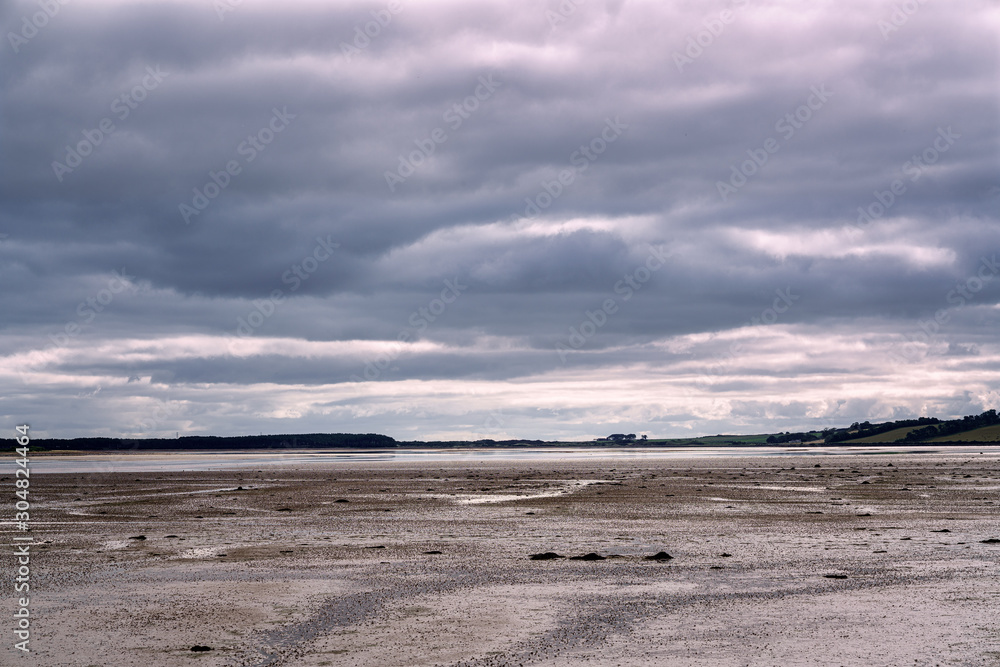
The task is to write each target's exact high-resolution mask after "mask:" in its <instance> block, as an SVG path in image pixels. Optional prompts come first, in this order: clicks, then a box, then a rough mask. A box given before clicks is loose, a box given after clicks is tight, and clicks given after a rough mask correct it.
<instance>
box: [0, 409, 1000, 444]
mask: <svg viewBox="0 0 1000 667" xmlns="http://www.w3.org/2000/svg"><path fill="white" fill-rule="evenodd" d="M615 435H619V434H615ZM634 438H635V436H634V434H628V436H627V439H624V440H623V439H621V438H612V437H608V438H602V439H600V440H595V441H590V442H587V441H584V442H579V441H577V442H553V441H544V440H469V441H466V440H458V441H454V440H453V441H413V440H410V441H397V440H395V439H394V438H392V437H390V436H388V435H380V434H378V433H303V434H295V435H244V436H233V437H224V436H210V435H195V436H184V437H182V438H145V439H129V438H71V439H48V438H43V439H32V441H31V448H32V450H34V451H82V452H122V453H124V452H128V451H185V450H191V451H195V450H202V451H204V450H208V451H221V450H257V449H265V450H266V449H402V448H407V449H419V448H457V447H463V448H470V447H484V448H489V447H496V448H517V447H603V448H615V447H751V446H761V445H775V446H786V447H800V446H802V447H808V446H811V445H817V444H823V445H828V446H829V445H865V444H896V443H899V444H916V443H928V444H948V443H951V444H962V443H996V442H1000V417H998V416H997V412H996V410H987V411H986V412H984V413H982V414H981V415H969V416H967V417H963V418H961V419H951V420H940V419H937V418H935V417H920V418H919V419H903V420H899V421H889V422H882V423H877V424H871V423H869V422H862V423H858V422H855V423H854V424H851V425H850V426H848V427H845V428H830V429H826V430H824V431H804V432H799V433H789V432H785V433H762V434H755V435H721V434H720V435H706V436H699V437H694V438H649V439H638V440H637V439H634ZM0 443H3V445H2V446H3V449H2V450H0V454H13V451H14V449H13V448H14V440H13V439H10V438H7V439H3V440H0Z"/></svg>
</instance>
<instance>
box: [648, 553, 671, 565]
mask: <svg viewBox="0 0 1000 667" xmlns="http://www.w3.org/2000/svg"><path fill="white" fill-rule="evenodd" d="M673 559H674V557H673V556H671V555H670V554H668V553H667V552H666V551H660V552H658V553H655V554H653V555H652V556H646V560H655V561H658V562H661V563H662V562H663V561H668V560H673Z"/></svg>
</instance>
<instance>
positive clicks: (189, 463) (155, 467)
mask: <svg viewBox="0 0 1000 667" xmlns="http://www.w3.org/2000/svg"><path fill="white" fill-rule="evenodd" d="M853 454H863V455H871V456H878V455H889V454H926V455H936V454H946V455H950V456H955V455H958V456H961V455H975V456H978V455H980V454H983V455H986V456H1000V446H995V445H992V446H985V445H984V446H979V445H958V446H940V445H937V446H935V445H905V446H903V445H884V446H864V447H827V446H820V447H630V448H621V449H610V448H603V447H602V448H596V447H573V448H570V447H561V448H544V447H538V448H524V449H520V448H518V449H493V448H490V449H476V448H468V449H466V448H462V449H389V450H281V451H255V452H246V451H230V452H225V451H222V452H187V451H185V452H156V453H152V452H142V453H126V454H86V455H72V456H33V457H30V468H31V472H33V473H36V474H44V473H109V472H171V471H172V472H180V471H205V470H236V469H243V468H260V469H263V468H268V467H274V466H281V467H296V468H306V467H322V466H324V465H343V464H350V465H355V466H358V467H364V466H366V465H368V464H384V463H462V464H469V465H475V464H479V463H483V464H488V463H503V462H506V461H510V462H514V461H535V462H538V463H546V462H553V463H554V462H559V461H584V460H607V461H609V462H614V461H633V462H635V461H641V460H649V461H653V460H657V459H691V458H694V459H704V458H712V459H717V458H726V457H732V458H739V457H775V456H843V455H853ZM14 467H15V463H14V461H13V459H11V458H3V459H0V472H2V471H4V470H12V469H13V468H14Z"/></svg>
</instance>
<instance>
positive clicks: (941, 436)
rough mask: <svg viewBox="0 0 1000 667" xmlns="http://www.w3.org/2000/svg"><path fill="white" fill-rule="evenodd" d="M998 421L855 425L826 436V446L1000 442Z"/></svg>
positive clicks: (987, 416)
mask: <svg viewBox="0 0 1000 667" xmlns="http://www.w3.org/2000/svg"><path fill="white" fill-rule="evenodd" d="M998 427H1000V417H998V416H997V411H996V410H987V411H986V412H984V413H982V414H981V415H968V416H966V417H962V418H961V419H951V420H947V421H942V420H940V419H935V418H933V417H921V418H920V419H907V420H902V421H894V422H883V423H881V424H870V423H868V422H864V423H861V424H858V423H854V424H851V426H850V427H849V428H847V429H836V430H834V431H833V432H832V433H829V434H828V435H827V436H826V438H825V440H826V442H827V444H840V445H853V444H865V443H922V442H927V443H934V444H938V443H947V442H950V443H972V442H997V441H1000V428H998Z"/></svg>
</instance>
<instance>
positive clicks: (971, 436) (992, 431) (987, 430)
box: [924, 424, 1000, 442]
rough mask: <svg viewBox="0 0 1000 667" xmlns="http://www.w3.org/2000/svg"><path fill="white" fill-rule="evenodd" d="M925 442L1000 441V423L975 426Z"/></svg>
mask: <svg viewBox="0 0 1000 667" xmlns="http://www.w3.org/2000/svg"><path fill="white" fill-rule="evenodd" d="M924 442H1000V425H996V424H995V425H993V426H984V427H982V428H974V429H972V430H971V431H962V432H961V433H952V434H951V435H943V436H941V437H939V438H934V439H932V440H925V441H924Z"/></svg>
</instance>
